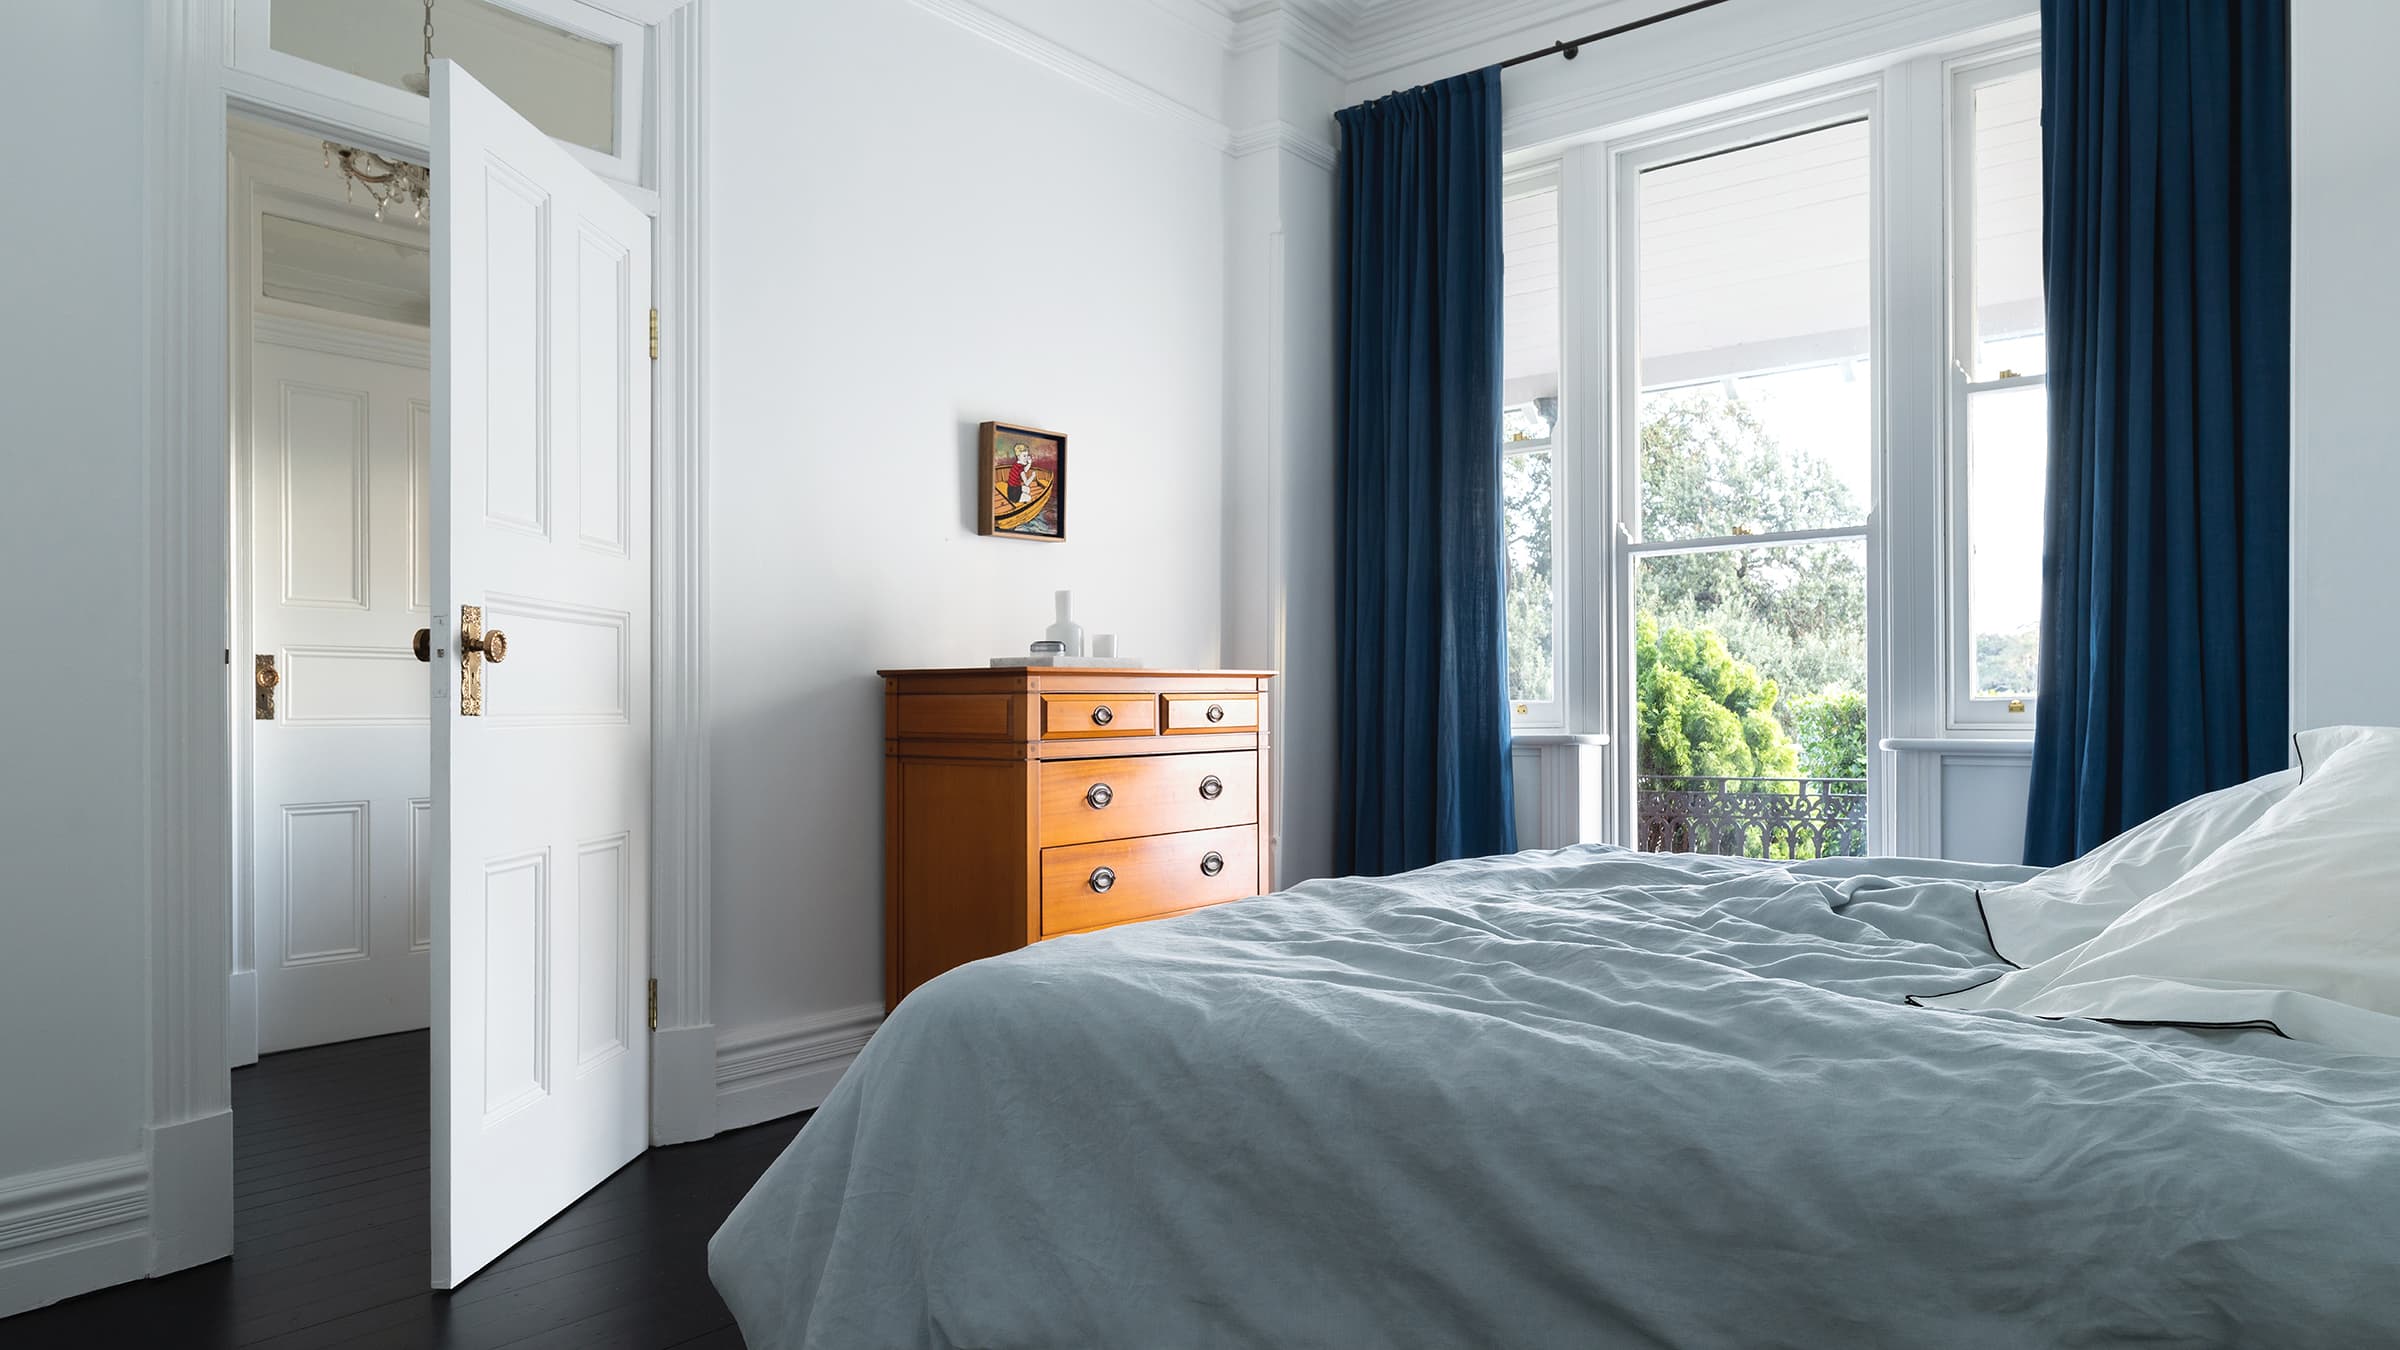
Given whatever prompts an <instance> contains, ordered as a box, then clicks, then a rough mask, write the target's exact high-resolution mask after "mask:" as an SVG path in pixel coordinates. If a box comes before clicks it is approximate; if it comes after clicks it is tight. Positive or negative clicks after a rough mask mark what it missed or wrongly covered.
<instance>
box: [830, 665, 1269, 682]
mask: <svg viewBox="0 0 2400 1350" xmlns="http://www.w3.org/2000/svg"><path fill="white" fill-rule="evenodd" d="M875 673H876V675H877V676H879V677H881V678H883V679H886V680H912V681H914V680H964V679H976V680H1017V681H1023V680H1029V679H1039V678H1042V677H1045V676H1057V675H1067V676H1073V677H1075V678H1077V679H1079V680H1089V679H1143V678H1151V679H1158V678H1169V679H1179V680H1180V679H1190V680H1271V679H1274V678H1275V672H1274V671H1272V670H1194V669H1189V668H1181V667H1169V666H939V667H932V668H928V669H922V670H879V671H876V672H875Z"/></svg>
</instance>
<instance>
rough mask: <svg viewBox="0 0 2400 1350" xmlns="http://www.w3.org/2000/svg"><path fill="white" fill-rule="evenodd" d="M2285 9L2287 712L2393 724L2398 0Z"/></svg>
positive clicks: (2399, 649) (2318, 0)
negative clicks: (2288, 36) (2392, 342)
mask: <svg viewBox="0 0 2400 1350" xmlns="http://www.w3.org/2000/svg"><path fill="white" fill-rule="evenodd" d="M2291 24H2292V30H2291V31H2292V50H2291V71H2292V725H2293V727H2294V728H2304V727H2312V726H2326V725H2330V724H2334V723H2341V722H2376V723H2390V722H2393V721H2400V715H2395V714H2394V713H2393V711H2392V698H2391V675H2392V671H2393V670H2394V669H2395V668H2400V605H2396V604H2395V603H2394V602H2393V599H2392V593H2391V577H2390V573H2391V568H2390V565H2389V563H2388V562H2387V561H2386V560H2385V559H2384V558H2383V557H2382V556H2380V555H2381V553H2382V551H2383V548H2384V546H2385V541H2387V540H2388V539H2389V538H2390V536H2391V518H2392V512H2393V509H2394V507H2395V506H2400V431H2396V430H2395V427H2394V423H2393V419H2392V399H2391V392H2390V383H2391V377H2390V373H2389V366H2390V358H2389V355H2388V354H2387V350H2386V346H2385V344H2386V342H2387V341H2388V334H2389V332H2390V330H2391V316H2392V314H2393V313H2394V312H2396V311H2400V268H2395V267H2394V266H2393V263H2392V236H2393V228H2394V223H2395V222H2400V86H2395V85H2394V83H2393V81H2392V78H2391V71H2390V69H2389V60H2388V58H2389V54H2390V53H2391V52H2392V51H2393V50H2394V48H2395V47H2396V46H2400V6H2395V5H2393V4H2391V3H2390V2H2389V0H2304V3H2300V4H2295V5H2293V6H2292V18H2291Z"/></svg>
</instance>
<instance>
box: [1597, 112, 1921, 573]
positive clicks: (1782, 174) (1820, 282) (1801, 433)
mask: <svg viewBox="0 0 2400 1350" xmlns="http://www.w3.org/2000/svg"><path fill="white" fill-rule="evenodd" d="M1869 149H1870V142H1869V138H1868V134H1867V124H1866V123H1865V122H1863V121H1859V122H1850V123H1845V124H1843V125H1841V126H1837V127H1827V128H1825V129H1823V130H1820V131H1811V132H1806V133H1803V134H1801V135H1797V136H1788V137H1785V138H1783V139H1781V140H1775V141H1769V142H1766V143H1765V144H1761V145H1753V146H1749V147H1746V148H1743V149H1740V150H1733V151H1728V152H1726V153H1723V154H1717V155H1710V156H1708V157H1706V158H1703V159H1697V160H1691V161H1688V162H1685V163H1682V164H1671V165H1666V166H1663V167H1660V168H1656V169H1651V170H1648V171H1646V172H1644V173H1643V174H1642V176H1641V182H1640V206H1639V210H1640V222H1639V233H1640V242H1639V250H1640V253H1639V269H1640V276H1639V279H1638V284H1639V287H1640V297H1641V300H1640V310H1639V315H1638V324H1639V333H1638V342H1639V350H1640V362H1641V364H1640V379H1641V401H1640V406H1639V417H1640V422H1641V473H1642V501H1641V505H1642V510H1641V522H1642V535H1643V538H1645V539H1650V540H1673V539H1688V538H1699V537H1712V536H1721V535H1727V534H1737V533H1742V532H1745V531H1748V532H1753V533H1755V532H1763V531H1768V530H1797V529H1821V528H1830V527H1843V526H1852V525H1860V524H1864V523H1865V521H1866V518H1867V509H1868V503H1869V501H1870V497H1871V492H1872V483H1873V452H1874V425H1875V419H1874V397H1873V386H1872V382H1871V371H1870V369H1869V366H1868V360H1867V358H1868V354H1869V352H1870V350H1871V348H1872V334H1871V331H1870V321H1869V301H1870V296H1871V280H1870V278H1869V276H1868V262H1869V250H1868V245H1869V238H1870V234H1869V223H1868V205H1869V187H1870V177H1869V165H1868V155H1869Z"/></svg>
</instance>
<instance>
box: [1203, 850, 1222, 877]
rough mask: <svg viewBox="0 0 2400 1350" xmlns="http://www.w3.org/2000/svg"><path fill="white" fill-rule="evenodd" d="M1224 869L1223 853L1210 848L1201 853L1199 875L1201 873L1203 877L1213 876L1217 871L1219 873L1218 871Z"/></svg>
mask: <svg viewBox="0 0 2400 1350" xmlns="http://www.w3.org/2000/svg"><path fill="white" fill-rule="evenodd" d="M1224 870H1225V855H1224V854H1222V853H1219V852H1217V851H1216V850H1215V849H1210V850H1209V851H1208V852H1207V853H1205V854H1203V855H1201V858H1200V875H1202V876H1204V877H1213V876H1215V875H1216V874H1217V873H1219V872H1222V871H1224Z"/></svg>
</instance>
